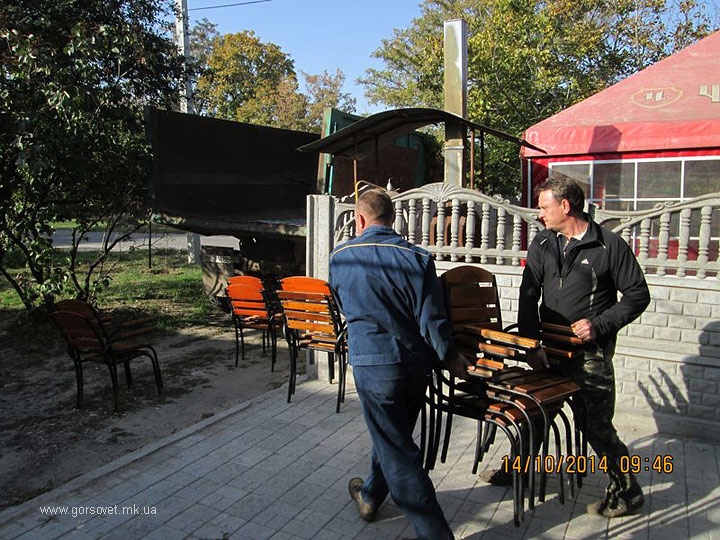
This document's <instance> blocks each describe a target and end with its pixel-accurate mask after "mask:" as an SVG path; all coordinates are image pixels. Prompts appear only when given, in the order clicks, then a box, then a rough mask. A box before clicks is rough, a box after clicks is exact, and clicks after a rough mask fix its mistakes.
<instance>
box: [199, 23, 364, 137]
mask: <svg viewBox="0 0 720 540" xmlns="http://www.w3.org/2000/svg"><path fill="white" fill-rule="evenodd" d="M214 32H215V28H214V27H213V26H212V25H211V24H208V23H207V22H204V23H202V24H201V25H200V26H198V27H195V28H193V30H192V31H191V50H193V51H197V52H196V53H194V54H195V57H196V63H197V66H198V72H199V75H198V78H197V84H196V89H195V106H196V110H197V111H198V112H199V113H200V114H206V115H208V116H214V117H217V118H223V119H225V120H236V121H240V122H247V123H251V124H260V125H267V126H273V127H280V128H285V129H294V130H301V131H316V132H317V131H319V130H320V125H321V122H322V110H323V108H324V107H341V108H343V110H345V111H347V112H354V111H355V105H356V102H355V99H354V98H352V97H351V96H350V95H349V94H347V93H343V92H342V85H343V83H344V82H345V76H344V75H343V73H342V71H340V70H336V72H335V74H334V75H331V74H329V73H328V72H327V71H325V72H324V73H323V74H322V75H309V74H306V73H302V75H303V77H304V79H305V80H304V82H305V86H306V87H307V94H306V93H303V92H302V90H301V88H300V80H299V79H298V75H297V73H296V71H295V64H294V61H293V60H292V58H291V57H290V56H289V55H288V54H287V53H285V52H284V51H283V50H282V49H281V48H280V47H278V46H277V45H275V44H273V43H264V42H262V41H261V40H260V39H259V38H258V37H257V36H256V35H255V34H254V33H253V32H252V31H244V32H239V33H235V34H225V35H216V34H214Z"/></svg>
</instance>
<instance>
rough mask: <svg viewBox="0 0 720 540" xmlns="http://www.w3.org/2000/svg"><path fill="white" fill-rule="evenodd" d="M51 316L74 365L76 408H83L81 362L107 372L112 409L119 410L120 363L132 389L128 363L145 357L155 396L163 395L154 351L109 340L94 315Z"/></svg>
mask: <svg viewBox="0 0 720 540" xmlns="http://www.w3.org/2000/svg"><path fill="white" fill-rule="evenodd" d="M51 317H52V319H53V321H54V322H55V324H56V325H57V327H58V328H59V329H60V331H61V332H62V335H63V337H64V338H65V343H66V344H67V351H68V354H69V355H70V357H71V358H72V360H73V363H74V364H75V376H76V378H77V406H78V408H80V407H81V406H82V399H83V370H82V365H83V363H84V362H95V363H101V364H105V365H107V366H108V368H109V369H110V378H111V379H112V385H113V403H114V410H115V411H116V412H117V410H118V376H117V366H118V364H122V365H123V368H124V370H125V379H126V381H127V385H128V387H131V386H132V376H131V374H130V360H132V359H134V358H138V357H141V356H146V357H148V358H149V359H150V361H151V362H152V368H153V373H154V375H155V382H156V384H157V388H158V393H162V390H163V384H162V377H161V375H160V365H159V363H158V357H157V353H156V352H155V349H154V348H153V347H152V346H151V345H149V344H147V343H141V342H134V341H128V340H126V339H120V338H112V337H110V335H109V334H108V332H107V329H106V327H105V324H104V323H103V321H102V320H101V319H100V318H98V317H96V316H95V315H86V314H82V313H78V312H73V311H55V312H53V313H52V314H51Z"/></svg>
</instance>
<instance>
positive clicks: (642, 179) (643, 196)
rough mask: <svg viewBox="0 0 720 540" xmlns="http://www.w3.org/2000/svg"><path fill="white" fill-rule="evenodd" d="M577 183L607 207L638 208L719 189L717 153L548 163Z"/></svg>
mask: <svg viewBox="0 0 720 540" xmlns="http://www.w3.org/2000/svg"><path fill="white" fill-rule="evenodd" d="M550 171H551V172H557V173H561V174H564V175H566V176H569V177H571V178H573V179H575V180H577V181H578V183H580V185H581V186H582V187H583V190H584V191H585V196H586V198H587V199H588V202H591V203H593V204H596V205H597V206H598V207H600V208H604V209H606V210H641V209H644V208H650V207H652V206H654V205H655V204H657V203H659V202H666V201H682V200H687V199H692V198H694V197H698V196H700V195H705V194H707V193H717V192H720V157H717V156H711V157H707V158H698V157H687V158H661V159H652V160H651V159H644V160H643V159H639V160H622V161H621V160H613V161H583V162H577V161H575V162H572V163H551V164H550Z"/></svg>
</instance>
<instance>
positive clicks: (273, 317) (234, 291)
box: [226, 276, 282, 371]
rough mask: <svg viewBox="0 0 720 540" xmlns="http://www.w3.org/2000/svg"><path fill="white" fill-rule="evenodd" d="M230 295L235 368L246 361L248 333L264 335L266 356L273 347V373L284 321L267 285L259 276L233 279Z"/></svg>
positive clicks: (229, 284) (271, 368) (229, 281)
mask: <svg viewBox="0 0 720 540" xmlns="http://www.w3.org/2000/svg"><path fill="white" fill-rule="evenodd" d="M226 294H227V297H228V300H229V302H230V308H231V311H230V313H231V315H232V321H233V326H234V327H235V367H237V366H238V365H239V362H240V359H241V358H242V361H243V362H244V361H245V330H260V331H261V332H262V348H263V354H265V351H266V345H267V346H269V347H270V359H271V360H270V370H271V371H274V370H275V360H276V358H277V330H278V329H279V328H280V326H281V324H282V318H281V317H280V315H279V314H278V313H277V311H276V310H275V309H274V305H273V304H272V301H271V295H270V292H269V291H268V290H267V289H266V287H265V283H264V282H263V281H262V280H261V279H260V278H258V277H255V276H233V277H231V278H229V279H228V287H227V289H226Z"/></svg>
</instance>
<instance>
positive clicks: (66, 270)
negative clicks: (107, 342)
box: [0, 0, 183, 310]
mask: <svg viewBox="0 0 720 540" xmlns="http://www.w3.org/2000/svg"><path fill="white" fill-rule="evenodd" d="M171 8H172V1H171V0H162V1H156V0H111V1H107V0H86V1H84V2H72V1H66V0H60V1H58V0H35V1H30V0H19V1H16V2H10V3H6V4H5V5H4V7H3V9H2V11H0V59H1V60H2V70H3V71H2V76H0V208H1V209H2V212H0V274H1V275H3V276H4V277H5V279H6V280H7V281H8V282H9V283H10V285H11V286H12V287H13V288H14V290H15V291H16V293H17V294H18V296H19V297H20V299H21V301H22V302H23V304H24V305H25V307H26V308H27V309H28V310H32V309H34V308H36V307H37V306H38V305H40V304H44V303H49V302H51V301H52V298H53V296H55V295H57V294H59V293H60V292H61V291H62V290H63V289H64V288H65V287H66V286H71V287H72V288H73V289H74V294H76V295H77V296H79V297H88V296H91V295H92V294H93V293H94V290H93V284H100V283H102V282H103V281H104V280H105V278H101V279H96V278H94V277H93V276H92V275H86V276H81V275H80V274H78V272H77V271H78V265H77V264H76V259H77V257H76V256H77V251H76V250H73V251H71V254H70V257H69V258H68V259H67V260H63V261H58V260H57V259H53V256H52V245H51V235H52V232H53V228H52V225H51V224H52V222H54V221H56V220H58V219H68V218H72V219H75V220H76V221H77V223H78V227H77V229H76V235H75V239H76V241H77V242H79V241H80V238H81V237H82V235H83V234H84V233H85V232H86V231H88V230H89V229H90V228H92V227H94V226H96V225H97V224H98V223H101V222H102V223H105V224H106V225H107V238H108V242H107V243H106V248H107V249H106V250H105V251H104V252H103V253H101V254H99V255H98V262H97V264H96V265H94V266H92V265H91V266H90V267H89V268H88V271H89V272H90V274H91V273H92V272H93V271H94V270H95V269H96V268H97V267H98V265H100V264H102V261H103V260H104V259H105V258H106V257H107V253H109V250H110V249H111V248H112V246H113V245H114V243H115V242H117V241H119V240H120V239H121V238H122V235H120V236H117V237H114V238H113V240H110V238H111V237H112V233H113V232H114V230H115V228H116V227H117V226H118V225H119V224H120V223H123V224H124V225H125V226H126V227H128V228H129V229H130V230H132V229H133V228H134V227H136V226H138V220H139V219H142V218H143V217H144V215H145V214H146V213H147V209H146V207H145V203H144V198H145V189H146V187H145V186H146V184H147V180H148V174H149V170H150V153H149V146H148V145H147V143H146V141H145V134H144V124H143V114H142V112H143V111H142V109H143V106H144V105H150V104H153V105H158V106H168V107H169V106H172V104H173V103H174V102H175V101H176V96H177V88H178V81H179V80H180V77H181V74H182V72H183V66H182V58H180V57H178V56H177V49H176V47H175V45H174V43H173V41H172V37H171V34H170V32H169V27H168V26H167V24H168V21H169V19H168V16H169V15H170V14H171V13H172V11H171ZM76 247H77V246H76ZM10 251H12V252H13V253H18V252H19V253H21V254H22V258H23V259H24V263H25V264H24V265H25V267H26V269H27V272H23V273H21V274H12V273H11V272H9V271H8V265H7V263H6V260H5V259H6V254H7V253H8V252H10Z"/></svg>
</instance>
